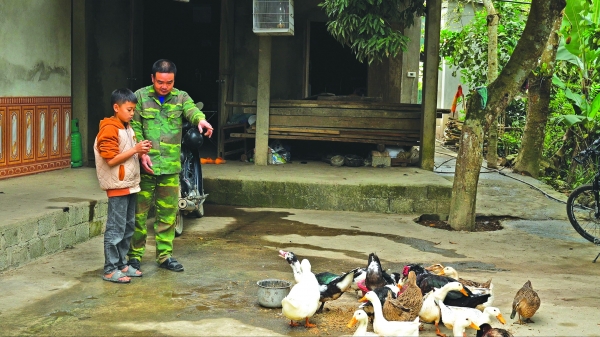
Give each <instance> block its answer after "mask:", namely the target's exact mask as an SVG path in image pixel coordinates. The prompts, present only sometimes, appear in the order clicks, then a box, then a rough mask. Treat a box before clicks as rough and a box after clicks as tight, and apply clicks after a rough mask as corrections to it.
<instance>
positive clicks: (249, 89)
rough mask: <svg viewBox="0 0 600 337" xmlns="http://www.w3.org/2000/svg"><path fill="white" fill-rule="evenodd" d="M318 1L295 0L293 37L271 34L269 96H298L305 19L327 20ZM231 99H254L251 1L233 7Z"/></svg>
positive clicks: (255, 78)
mask: <svg viewBox="0 0 600 337" xmlns="http://www.w3.org/2000/svg"><path fill="white" fill-rule="evenodd" d="M319 2H320V1H318V0H305V1H295V2H294V31H295V35H294V36H273V37H272V47H271V48H272V55H271V99H301V98H303V97H302V86H303V72H304V67H303V62H304V53H305V50H304V44H305V38H306V37H305V31H306V26H307V22H308V20H309V19H310V20H313V21H326V20H327V16H326V15H325V13H324V12H323V11H322V10H320V8H319V7H317V4H318V3H319ZM234 60H235V61H234V67H235V77H234V83H235V84H234V89H233V90H234V92H233V97H234V98H233V100H234V101H243V102H251V101H254V100H256V94H257V84H258V35H256V34H254V32H252V1H237V2H236V7H235V48H234Z"/></svg>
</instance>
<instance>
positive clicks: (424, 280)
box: [402, 264, 490, 308]
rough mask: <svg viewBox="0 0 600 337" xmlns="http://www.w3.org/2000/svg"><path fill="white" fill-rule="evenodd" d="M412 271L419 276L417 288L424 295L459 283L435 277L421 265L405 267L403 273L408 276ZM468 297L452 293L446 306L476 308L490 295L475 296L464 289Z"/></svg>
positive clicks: (450, 279) (442, 277) (449, 278)
mask: <svg viewBox="0 0 600 337" xmlns="http://www.w3.org/2000/svg"><path fill="white" fill-rule="evenodd" d="M410 271H414V272H415V274H416V275H417V286H419V288H421V292H422V293H423V294H427V293H429V292H430V291H432V290H434V289H435V288H441V287H443V286H444V285H446V284H448V283H450V282H457V280H455V279H453V278H451V277H447V276H441V275H435V274H433V273H430V272H429V271H427V270H425V268H423V266H421V265H419V264H409V265H406V266H404V270H403V272H402V274H403V275H406V276H408V273H409V272H410ZM464 290H465V292H466V293H467V295H464V294H463V293H461V292H458V291H450V292H448V294H447V295H446V298H445V299H444V300H443V301H444V303H445V304H446V305H451V306H457V307H469V308H475V307H477V306H478V305H480V304H483V303H485V302H487V301H488V299H489V297H490V294H474V293H473V292H471V291H470V290H469V289H468V288H466V287H465V288H464Z"/></svg>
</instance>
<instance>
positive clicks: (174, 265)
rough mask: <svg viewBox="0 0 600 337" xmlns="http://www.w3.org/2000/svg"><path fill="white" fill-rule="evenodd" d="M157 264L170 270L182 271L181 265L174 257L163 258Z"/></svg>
mask: <svg viewBox="0 0 600 337" xmlns="http://www.w3.org/2000/svg"><path fill="white" fill-rule="evenodd" d="M158 266H159V267H160V268H165V269H168V270H171V271H183V265H182V264H181V263H179V262H177V260H175V258H174V257H170V258H168V259H166V260H164V261H163V263H161V264H159V265H158Z"/></svg>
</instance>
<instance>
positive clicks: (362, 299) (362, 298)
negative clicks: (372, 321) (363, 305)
mask: <svg viewBox="0 0 600 337" xmlns="http://www.w3.org/2000/svg"><path fill="white" fill-rule="evenodd" d="M358 301H359V302H369V300H368V299H367V298H366V297H364V296H363V297H361V298H360V299H359V300H358Z"/></svg>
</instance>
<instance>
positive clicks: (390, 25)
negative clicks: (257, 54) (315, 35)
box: [319, 0, 425, 64]
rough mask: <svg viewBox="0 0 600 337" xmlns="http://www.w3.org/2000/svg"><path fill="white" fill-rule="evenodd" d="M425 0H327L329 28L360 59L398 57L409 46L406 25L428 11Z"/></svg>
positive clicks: (326, 10)
mask: <svg viewBox="0 0 600 337" xmlns="http://www.w3.org/2000/svg"><path fill="white" fill-rule="evenodd" d="M424 3H425V1H424V0H406V1H404V0H324V1H323V2H322V3H320V4H319V6H320V7H322V8H323V9H324V10H325V12H326V13H327V16H328V17H329V21H328V23H327V30H328V31H329V33H330V34H331V35H332V36H333V37H334V38H335V39H336V40H337V41H339V42H340V43H341V44H343V45H346V46H349V47H350V48H351V49H352V51H353V52H354V53H355V54H356V58H357V59H358V60H359V61H360V62H364V61H365V60H366V61H368V63H369V64H370V63H372V62H373V61H374V60H379V61H381V60H382V59H383V58H387V57H395V56H396V55H398V53H399V52H400V51H404V50H406V45H407V42H408V38H407V37H406V36H404V35H403V34H402V28H403V27H410V26H411V25H413V23H414V20H415V16H422V15H424V13H425V5H424Z"/></svg>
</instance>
